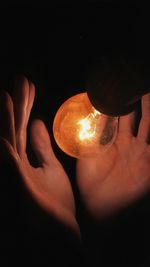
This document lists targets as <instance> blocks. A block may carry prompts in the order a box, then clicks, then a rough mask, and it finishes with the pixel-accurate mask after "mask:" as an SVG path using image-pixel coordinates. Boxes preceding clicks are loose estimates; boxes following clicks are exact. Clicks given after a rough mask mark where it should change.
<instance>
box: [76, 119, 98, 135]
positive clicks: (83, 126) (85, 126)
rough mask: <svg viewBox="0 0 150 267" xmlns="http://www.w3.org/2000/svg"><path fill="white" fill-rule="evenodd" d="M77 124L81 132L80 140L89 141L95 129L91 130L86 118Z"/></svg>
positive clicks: (89, 122)
mask: <svg viewBox="0 0 150 267" xmlns="http://www.w3.org/2000/svg"><path fill="white" fill-rule="evenodd" d="M78 124H79V125H80V126H81V130H80V132H79V139H80V140H84V139H90V138H92V137H93V136H94V134H95V129H92V127H91V121H90V119H88V118H85V119H82V120H80V121H79V122H78ZM94 128H95V127H94Z"/></svg>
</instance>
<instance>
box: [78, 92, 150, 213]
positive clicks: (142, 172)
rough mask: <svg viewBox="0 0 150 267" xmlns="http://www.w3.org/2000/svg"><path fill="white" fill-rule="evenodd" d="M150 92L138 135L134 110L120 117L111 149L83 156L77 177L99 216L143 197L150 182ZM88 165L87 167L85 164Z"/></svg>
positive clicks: (92, 208)
mask: <svg viewBox="0 0 150 267" xmlns="http://www.w3.org/2000/svg"><path fill="white" fill-rule="evenodd" d="M149 107H150V104H149V95H147V96H144V97H143V107H142V108H143V110H142V112H143V115H144V116H142V119H141V122H140V125H139V131H138V134H137V136H136V137H135V136H134V135H133V133H132V126H133V122H134V113H131V114H130V115H127V116H124V117H122V118H121V119H120V126H119V131H118V136H117V138H116V141H115V143H114V144H113V145H112V147H110V148H109V150H108V151H107V153H105V154H104V155H102V156H101V157H98V158H95V159H94V158H93V159H80V160H78V163H77V181H78V186H79V190H80V193H81V196H82V199H83V201H84V203H85V205H86V207H87V209H88V210H89V212H90V213H91V214H93V216H94V217H95V218H101V217H105V216H108V215H111V214H113V212H115V211H117V210H119V209H120V208H123V207H125V206H126V205H128V204H129V203H131V202H132V201H135V200H136V199H137V198H139V197H141V196H142V195H143V194H144V193H145V192H146V191H147V190H148V189H149V186H150V147H149V145H148V143H147V140H148V134H149V120H147V119H145V117H146V118H148V115H149V110H150V109H149ZM85 166H86V168H85Z"/></svg>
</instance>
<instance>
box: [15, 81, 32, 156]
mask: <svg viewBox="0 0 150 267" xmlns="http://www.w3.org/2000/svg"><path fill="white" fill-rule="evenodd" d="M34 96H35V88H34V85H33V84H32V83H29V82H28V80H27V79H26V78H25V77H23V76H22V77H20V79H19V80H18V81H17V84H16V88H15V91H14V97H13V99H14V113H15V129H16V144H17V151H18V154H19V155H20V157H21V158H22V157H23V156H24V155H25V151H26V135H27V123H28V120H29V116H30V111H31V108H32V105H33V102H34Z"/></svg>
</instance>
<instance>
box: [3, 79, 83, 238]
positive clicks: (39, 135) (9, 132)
mask: <svg viewBox="0 0 150 267" xmlns="http://www.w3.org/2000/svg"><path fill="white" fill-rule="evenodd" d="M34 91H35V90H34V85H33V84H31V83H28V81H27V80H26V79H25V78H24V79H22V81H21V83H20V85H19V86H18V88H17V90H16V91H15V94H14V98H13V101H12V99H11V97H10V96H9V95H8V94H7V93H5V92H4V94H3V98H4V101H3V107H2V109H3V112H2V114H3V115H2V116H3V118H2V120H1V121H2V122H3V123H2V124H1V137H2V139H1V143H2V145H3V147H4V148H5V152H6V153H7V154H8V155H9V157H11V161H12V162H13V164H14V166H15V168H16V169H17V171H18V173H19V175H20V178H21V179H22V181H23V182H24V184H25V186H26V188H27V189H28V191H29V192H30V194H31V196H32V197H33V198H34V199H35V201H36V202H38V204H39V205H40V206H41V207H42V208H43V209H45V210H46V211H47V212H48V213H50V214H51V215H52V216H54V218H56V219H57V220H58V221H60V222H61V223H62V224H64V225H67V226H68V227H69V228H70V229H71V230H72V231H75V232H76V233H79V228H78V224H77V222H76V220H75V203H74V198H73V193H72V188H71V185H70V182H69V178H68V177H67V174H66V173H65V171H64V169H63V167H62V166H61V164H60V163H59V161H58V160H57V159H56V157H55V155H54V153H53V150H52V147H51V143H50V138H49V135H48V132H47V130H46V127H45V125H44V123H43V122H42V121H40V120H36V121H34V122H33V123H32V127H31V144H32V146H33V149H34V151H35V153H36V156H37V158H38V161H39V166H40V167H39V168H34V167H32V166H31V164H30V162H29V160H28V157H27V154H26V128H27V124H28V119H29V116H30V111H31V108H32V105H33V102H34V94H35V92H34Z"/></svg>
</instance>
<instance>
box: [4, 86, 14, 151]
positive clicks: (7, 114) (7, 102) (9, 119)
mask: <svg viewBox="0 0 150 267" xmlns="http://www.w3.org/2000/svg"><path fill="white" fill-rule="evenodd" d="M0 136H1V137H2V138H4V139H6V140H7V141H8V142H9V143H10V144H11V145H12V147H13V148H14V149H15V150H16V142H15V125H14V111H13V102H12V99H11V97H10V95H9V94H8V93H7V92H5V91H1V92H0Z"/></svg>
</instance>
